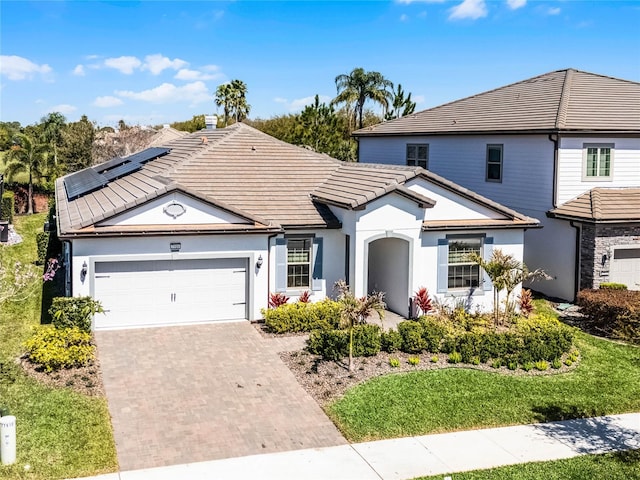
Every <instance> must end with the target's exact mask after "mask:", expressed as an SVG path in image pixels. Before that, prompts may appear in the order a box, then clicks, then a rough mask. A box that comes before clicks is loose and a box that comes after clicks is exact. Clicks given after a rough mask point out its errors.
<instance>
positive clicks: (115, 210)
mask: <svg viewBox="0 0 640 480" xmlns="http://www.w3.org/2000/svg"><path fill="white" fill-rule="evenodd" d="M164 146H165V147H166V148H169V149H171V151H170V153H168V154H167V155H164V156H162V157H159V158H156V159H153V160H151V161H149V162H147V163H145V164H144V165H143V166H142V168H141V169H140V170H138V171H135V172H133V173H130V174H128V175H126V176H123V177H121V178H118V179H116V180H114V181H111V182H109V183H108V184H107V185H106V186H104V187H102V188H100V189H98V190H96V191H93V192H90V193H87V194H86V195H83V196H81V197H79V198H77V199H74V200H69V199H68V197H67V194H66V191H65V187H64V177H63V178H60V179H58V180H57V181H56V203H57V209H58V212H57V219H58V229H59V232H60V234H61V236H65V235H67V236H68V235H84V234H88V235H95V234H98V233H104V234H114V232H116V231H121V232H122V233H123V234H133V233H135V232H136V231H137V232H139V233H145V232H146V233H151V232H157V233H172V232H173V230H172V229H173V228H176V227H170V226H157V227H149V226H139V227H135V228H129V227H127V228H124V227H113V226H112V227H107V226H100V225H99V223H100V222H101V221H103V220H106V219H108V218H111V217H113V216H115V215H117V214H119V213H122V212H124V211H125V210H129V209H131V208H134V207H136V206H138V205H141V204H143V203H145V202H147V201H149V200H152V199H154V198H158V197H161V196H163V195H167V194H169V193H171V192H173V191H181V192H184V193H185V194H187V195H191V196H193V197H195V198H198V199H201V200H203V201H205V202H208V203H210V204H212V205H215V206H217V207H218V208H222V209H224V210H227V211H229V212H232V213H234V214H236V215H239V216H241V217H244V218H245V219H247V220H248V223H247V224H242V225H240V226H238V227H237V229H236V227H229V229H231V230H234V231H235V230H237V231H248V230H251V231H274V230H278V229H282V228H288V229H290V228H337V227H339V225H340V223H339V221H338V220H337V218H336V217H335V215H334V214H333V213H332V212H331V210H330V209H329V207H328V205H337V206H340V207H342V208H347V209H358V208H362V207H363V206H364V205H365V204H366V203H368V202H370V201H371V200H374V199H376V198H379V197H381V196H384V195H387V194H389V193H391V192H396V193H398V194H400V195H403V196H404V197H406V198H409V199H410V200H411V201H414V202H416V203H418V204H419V205H421V206H423V207H425V208H429V207H432V206H433V205H434V204H435V202H434V201H433V200H431V199H429V198H427V197H425V196H423V195H421V194H419V193H417V192H414V191H412V190H410V189H408V188H406V186H405V185H404V184H405V183H406V182H407V181H408V180H410V179H412V178H416V177H421V178H424V179H426V180H428V181H430V182H433V183H436V184H438V185H440V186H444V187H445V188H448V189H450V190H452V191H455V192H456V193H458V194H460V195H462V196H466V197H468V198H471V199H473V200H474V201H476V202H478V203H480V204H482V205H484V206H487V207H489V208H491V209H493V210H495V211H497V212H500V213H501V214H502V215H505V216H506V217H507V218H510V219H514V221H515V220H518V219H523V218H524V219H526V218H527V217H523V216H521V215H520V214H518V213H516V212H513V211H512V210H509V209H507V208H506V207H503V206H501V205H499V204H497V203H495V202H492V201H491V200H488V199H486V198H484V197H481V196H480V195H477V194H475V193H473V192H470V191H468V190H466V189H464V188H462V187H460V186H458V185H456V184H454V183H452V182H449V181H448V180H445V179H444V178H442V177H439V176H438V175H435V174H433V173H431V172H427V171H426V170H423V169H421V168H417V167H399V166H388V165H369V164H357V163H344V162H340V161H338V160H335V159H333V158H330V157H328V156H327V155H324V154H319V153H316V152H313V151H310V150H308V149H305V148H301V147H297V146H294V145H290V144H288V143H285V142H282V141H280V140H277V139H275V138H273V137H270V136H269V135H267V134H265V133H262V132H260V131H258V130H256V129H254V128H252V127H249V126H247V125H244V124H242V123H240V124H235V125H232V126H230V127H227V128H225V129H218V130H202V131H199V132H195V133H193V134H189V135H187V136H184V137H181V138H178V139H175V140H173V141H171V142H168V143H166V144H165V145H164ZM528 220H532V219H528ZM518 221H520V220H518ZM532 221H533V222H535V220H532ZM180 228H182V227H180ZM229 229H227V230H224V229H223V230H224V231H225V232H227V231H231V230H229ZM184 230H185V231H198V232H200V231H209V232H211V233H215V232H221V231H222V230H220V226H213V225H212V226H202V225H199V226H185V227H184Z"/></svg>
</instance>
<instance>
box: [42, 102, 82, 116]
mask: <svg viewBox="0 0 640 480" xmlns="http://www.w3.org/2000/svg"><path fill="white" fill-rule="evenodd" d="M76 110H78V108H77V107H74V106H73V105H69V104H68V103H62V104H60V105H55V106H53V107H51V108H50V109H49V112H60V113H62V114H63V115H71V114H72V113H73V112H75V111H76Z"/></svg>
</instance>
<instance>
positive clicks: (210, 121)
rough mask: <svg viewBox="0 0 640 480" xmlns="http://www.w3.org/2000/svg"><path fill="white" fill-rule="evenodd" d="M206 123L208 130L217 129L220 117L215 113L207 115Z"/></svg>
mask: <svg viewBox="0 0 640 480" xmlns="http://www.w3.org/2000/svg"><path fill="white" fill-rule="evenodd" d="M204 124H205V126H206V128H207V130H215V129H216V127H217V126H218V117H216V116H215V115H205V116H204Z"/></svg>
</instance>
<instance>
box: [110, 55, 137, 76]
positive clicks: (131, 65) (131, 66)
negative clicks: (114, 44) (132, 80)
mask: <svg viewBox="0 0 640 480" xmlns="http://www.w3.org/2000/svg"><path fill="white" fill-rule="evenodd" d="M104 65H105V67H109V68H115V69H116V70H118V71H120V73H124V74H125V75H131V74H132V73H133V71H134V70H135V69H136V68H138V67H140V65H142V62H141V61H140V60H139V59H138V58H136V57H127V56H122V57H117V58H107V59H106V60H105V61H104Z"/></svg>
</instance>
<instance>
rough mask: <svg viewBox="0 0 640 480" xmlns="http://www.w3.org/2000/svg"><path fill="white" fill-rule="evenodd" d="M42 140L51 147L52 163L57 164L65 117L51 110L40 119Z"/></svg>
mask: <svg viewBox="0 0 640 480" xmlns="http://www.w3.org/2000/svg"><path fill="white" fill-rule="evenodd" d="M40 123H42V136H43V138H44V141H45V142H47V143H49V144H50V145H51V146H52V147H53V164H54V165H58V145H60V144H61V143H62V129H63V128H64V126H65V125H66V124H67V119H66V118H65V116H64V115H62V114H61V113H60V112H52V113H50V114H49V115H47V116H46V117H42V118H41V119H40Z"/></svg>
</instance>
